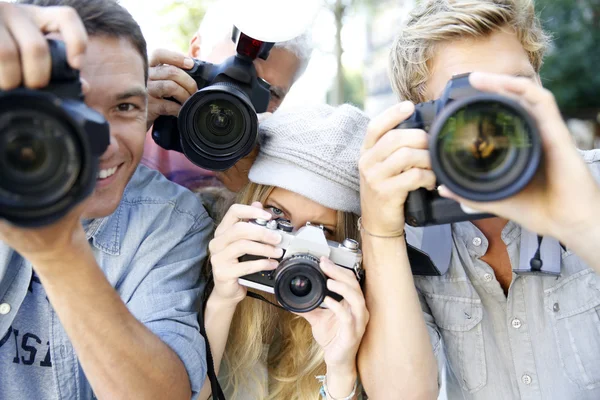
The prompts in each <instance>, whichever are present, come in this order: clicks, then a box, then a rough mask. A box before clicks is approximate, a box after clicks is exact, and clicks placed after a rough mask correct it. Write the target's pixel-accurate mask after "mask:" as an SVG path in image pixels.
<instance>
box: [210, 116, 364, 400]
mask: <svg viewBox="0 0 600 400" xmlns="http://www.w3.org/2000/svg"><path fill="white" fill-rule="evenodd" d="M367 124H368V119H367V117H366V116H365V115H364V114H363V113H362V112H361V111H360V110H358V109H357V108H355V107H352V106H349V105H343V106H340V107H337V108H334V107H331V106H328V105H319V106H314V107H304V108H301V109H295V110H290V111H287V110H282V111H279V112H276V113H275V114H273V116H272V117H270V118H269V119H267V120H266V121H264V122H263V123H261V125H260V138H261V139H260V152H259V155H258V157H257V159H256V161H255V163H254V164H253V166H252V168H251V169H250V173H249V180H250V182H249V184H248V185H247V186H246V188H245V189H244V190H243V191H242V192H241V193H240V195H239V196H238V198H237V203H238V204H235V205H233V206H231V207H230V208H229V210H228V211H227V213H226V214H225V216H224V217H223V219H222V221H221V223H220V225H219V226H218V227H217V229H216V231H215V237H214V239H213V240H212V241H211V243H210V246H209V249H210V252H211V258H210V261H211V265H210V269H211V270H210V271H208V273H209V274H212V278H213V279H212V282H213V283H214V285H213V284H211V285H210V286H211V287H209V289H208V290H209V291H210V290H211V289H212V291H210V295H209V296H208V300H207V301H206V308H205V311H204V324H205V327H206V334H207V337H208V340H209V343H210V348H211V350H212V355H213V358H214V365H215V368H216V369H217V371H218V376H219V381H220V384H221V386H223V389H224V392H225V395H226V398H227V399H233V400H241V399H244V400H246V399H285V400H292V399H298V400H300V399H301V400H307V399H321V398H327V399H356V398H358V395H357V394H356V393H358V392H359V390H357V379H358V377H357V372H356V371H357V369H356V361H355V360H356V353H357V351H358V347H359V344H360V341H361V339H362V335H363V333H364V331H365V327H366V324H367V321H368V319H369V314H368V312H367V309H366V307H365V301H364V297H363V294H362V291H361V288H360V286H359V283H358V281H357V278H356V276H355V275H354V273H353V272H352V271H351V270H350V269H346V268H343V267H340V266H337V265H335V264H334V263H332V262H331V261H330V260H328V259H326V258H322V259H321V263H320V267H321V269H322V271H323V272H324V274H325V275H327V276H328V278H329V280H328V284H327V286H328V289H329V290H330V291H332V292H335V293H337V294H339V295H341V296H342V297H343V298H344V299H343V300H342V301H341V302H337V301H336V300H333V299H332V298H330V297H326V298H325V301H324V304H325V306H326V307H327V308H317V309H315V310H313V311H310V312H308V313H302V314H295V313H292V312H289V311H286V310H283V309H279V308H277V307H275V306H273V305H271V304H269V303H267V302H264V301H260V300H257V299H254V298H250V297H247V296H246V295H247V289H246V287H244V286H242V285H240V284H239V283H238V278H240V277H242V276H244V275H246V274H250V273H255V272H259V271H263V270H274V269H275V268H276V267H277V264H278V262H277V261H275V260H269V259H266V258H263V259H260V260H255V261H244V262H240V261H238V257H240V256H242V255H244V254H250V255H255V256H261V257H271V258H279V257H281V256H282V250H281V249H279V248H277V247H276V244H277V243H279V241H280V240H281V235H279V234H277V233H276V232H271V231H269V230H268V229H266V228H264V227H261V226H258V225H254V224H249V223H247V222H246V221H248V220H250V219H256V218H261V219H276V218H284V219H287V220H289V221H290V222H291V223H292V225H293V226H294V229H299V228H300V227H302V226H304V225H305V224H306V223H307V222H310V223H312V224H317V225H322V226H323V229H324V232H325V233H326V236H327V239H329V240H334V241H337V242H341V241H343V239H344V238H347V237H348V238H352V239H355V240H358V239H359V233H358V231H357V228H356V222H357V219H358V214H359V212H360V198H359V175H358V167H357V162H358V161H357V160H358V157H359V151H360V146H361V144H362V140H363V137H364V134H365V132H366V127H367ZM207 293H208V292H207ZM260 294H261V295H263V296H264V297H266V298H267V299H269V300H270V301H271V302H275V301H276V300H275V297H274V296H273V295H269V294H267V293H264V292H260ZM316 376H325V384H323V383H322V382H321V381H322V380H323V378H322V377H321V379H320V380H317V379H316ZM325 388H326V390H325ZM210 393H211V390H210V382H209V381H208V379H207V381H206V383H205V387H204V388H203V390H202V393H201V399H207V398H208V397H209V396H210Z"/></svg>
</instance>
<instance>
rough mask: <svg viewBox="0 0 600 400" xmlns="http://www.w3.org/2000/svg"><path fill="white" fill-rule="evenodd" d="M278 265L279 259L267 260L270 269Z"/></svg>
mask: <svg viewBox="0 0 600 400" xmlns="http://www.w3.org/2000/svg"><path fill="white" fill-rule="evenodd" d="M278 266H279V261H277V260H271V261H270V262H269V268H271V269H275V268H277V267H278Z"/></svg>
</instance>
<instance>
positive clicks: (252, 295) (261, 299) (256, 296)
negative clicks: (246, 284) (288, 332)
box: [246, 291, 285, 310]
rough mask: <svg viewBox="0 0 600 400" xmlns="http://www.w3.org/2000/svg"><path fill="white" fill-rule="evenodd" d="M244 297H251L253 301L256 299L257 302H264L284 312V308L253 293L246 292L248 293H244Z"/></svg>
mask: <svg viewBox="0 0 600 400" xmlns="http://www.w3.org/2000/svg"><path fill="white" fill-rule="evenodd" d="M246 296H248V297H252V298H253V299H257V300H260V301H264V302H265V303H269V304H270V305H272V306H273V307H277V308H281V309H282V310H285V308H283V307H281V306H280V305H279V304H275V303H273V302H272V301H269V300H267V299H266V298H264V297H263V296H261V295H260V294H258V293H254V292H251V291H248V292H246Z"/></svg>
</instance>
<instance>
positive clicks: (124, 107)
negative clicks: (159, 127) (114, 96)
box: [117, 103, 138, 112]
mask: <svg viewBox="0 0 600 400" xmlns="http://www.w3.org/2000/svg"><path fill="white" fill-rule="evenodd" d="M136 108H138V107H137V106H136V105H135V104H132V103H121V104H119V105H118V106H117V110H118V111H120V112H130V111H133V110H135V109H136Z"/></svg>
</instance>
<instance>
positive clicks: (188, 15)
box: [159, 0, 209, 52]
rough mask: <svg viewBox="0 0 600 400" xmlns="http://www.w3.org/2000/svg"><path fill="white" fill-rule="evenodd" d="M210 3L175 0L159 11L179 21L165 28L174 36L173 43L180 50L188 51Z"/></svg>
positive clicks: (196, 0) (195, 0) (198, 0)
mask: <svg viewBox="0 0 600 400" xmlns="http://www.w3.org/2000/svg"><path fill="white" fill-rule="evenodd" d="M208 4H209V3H208V2H206V1H201V0H173V1H171V2H169V3H167V4H166V5H165V6H164V7H163V8H162V9H161V10H160V11H159V12H160V14H161V15H164V16H165V17H166V18H168V19H169V20H172V21H178V23H177V24H174V25H173V26H167V27H166V28H165V29H166V30H167V31H169V32H168V33H169V34H170V35H171V36H172V37H173V38H174V39H173V45H174V46H175V47H177V48H178V49H179V50H181V51H183V52H187V50H188V47H189V44H190V40H191V38H192V36H194V34H195V33H196V31H198V27H200V22H201V21H202V18H204V14H205V12H206V8H207V6H208Z"/></svg>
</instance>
